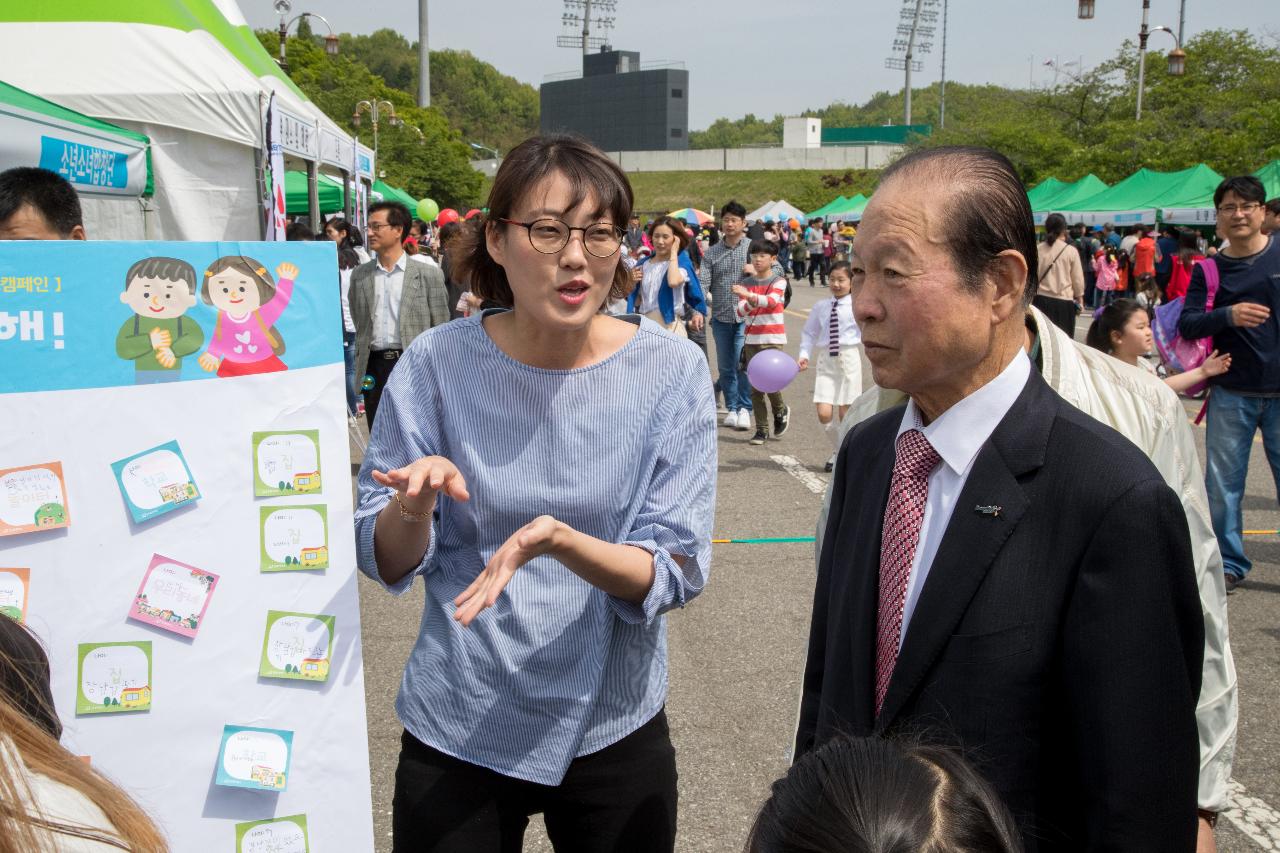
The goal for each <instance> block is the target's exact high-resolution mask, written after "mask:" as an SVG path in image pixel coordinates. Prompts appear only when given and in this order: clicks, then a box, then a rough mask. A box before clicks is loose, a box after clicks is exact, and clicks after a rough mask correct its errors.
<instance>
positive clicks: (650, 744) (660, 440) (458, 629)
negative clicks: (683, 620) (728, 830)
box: [356, 136, 716, 853]
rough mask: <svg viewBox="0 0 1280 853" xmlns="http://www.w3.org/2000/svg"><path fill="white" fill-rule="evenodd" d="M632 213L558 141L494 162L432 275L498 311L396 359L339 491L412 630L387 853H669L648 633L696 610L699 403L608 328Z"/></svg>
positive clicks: (669, 345) (670, 829) (673, 342)
mask: <svg viewBox="0 0 1280 853" xmlns="http://www.w3.org/2000/svg"><path fill="white" fill-rule="evenodd" d="M631 205H632V192H631V187H630V184H629V183H628V182H627V179H626V176H625V175H623V173H622V171H621V170H620V169H619V168H618V167H617V165H616V164H614V163H613V161H611V160H609V159H608V157H606V156H605V155H604V154H603V153H602V152H601V151H599V150H598V149H596V148H594V147H593V146H591V145H590V144H589V143H587V142H585V141H582V140H580V139H577V138H575V137H564V136H544V137H535V138H532V139H529V140H527V141H526V142H524V143H522V144H521V145H519V146H518V147H516V148H515V149H514V150H513V151H511V153H510V154H508V155H507V157H506V158H505V159H504V160H503V163H502V166H501V168H500V169H499V171H498V174H497V176H496V178H495V180H494V185H493V189H492V191H491V193H490V196H489V216H488V217H487V218H486V220H485V223H484V227H483V228H482V229H466V230H465V231H464V237H463V239H462V242H461V243H460V245H459V246H458V252H457V257H456V263H457V264H458V265H459V267H460V270H461V272H462V274H463V275H465V277H466V278H467V280H468V281H469V282H470V285H471V289H472V290H473V291H474V292H475V293H476V294H477V295H479V296H480V297H482V298H483V299H485V300H486V301H487V302H490V303H494V304H497V305H499V306H502V307H500V308H497V309H489V310H486V311H483V312H480V313H479V314H477V315H476V316H473V317H470V318H468V319H465V320H460V321H457V322H453V323H448V324H446V325H444V326H440V327H438V328H435V329H432V330H431V331H429V332H427V333H426V334H424V335H422V336H421V337H419V338H418V339H417V340H415V341H414V342H413V344H412V345H411V346H410V347H409V348H408V349H407V350H406V351H405V353H404V355H403V356H402V357H401V359H400V361H399V364H398V365H397V368H396V370H395V372H394V373H393V374H392V376H391V379H390V381H389V383H388V385H387V388H386V390H385V392H384V394H383V398H382V407H383V409H382V414H381V415H380V416H379V418H378V421H377V427H376V429H375V431H374V434H373V436H372V439H371V441H370V443H369V449H368V452H367V455H366V456H365V461H364V465H363V467H362V469H361V472H360V486H359V507H358V509H357V512H356V536H357V542H358V548H359V560H360V567H361V569H362V570H363V571H364V572H365V573H366V574H367V575H369V576H370V577H371V578H373V579H374V580H375V581H378V582H379V583H381V584H382V585H383V586H385V587H387V588H388V589H389V590H390V591H391V592H393V593H395V594H401V593H403V592H406V591H407V590H408V589H409V587H410V585H411V584H412V583H413V580H414V578H415V577H417V576H419V575H421V576H422V578H423V581H424V584H425V586H426V602H425V612H424V615H423V618H422V624H421V629H420V632H419V636H418V640H417V644H416V645H415V647H414V649H413V652H412V653H411V655H410V657H409V660H408V663H407V664H406V667H405V674H404V678H403V680H402V683H401V689H400V695H399V698H398V700H397V703H396V708H397V711H398V712H399V716H400V719H401V721H402V722H403V723H404V727H405V731H404V734H403V736H402V740H401V743H402V747H401V754H400V762H399V766H398V769H397V771H396V786H395V796H394V803H393V808H394V818H393V829H394V832H393V835H394V849H395V850H398V851H399V850H414V851H468V853H469V852H470V851H476V850H493V851H519V850H520V849H521V845H522V838H523V834H524V829H525V827H526V825H527V823H528V818H529V816H530V815H532V814H534V813H538V812H540V813H542V814H543V815H544V821H545V823H546V827H547V832H548V835H549V836H550V838H551V841H552V844H553V845H554V847H555V848H556V849H557V850H573V851H601V853H604V851H614V850H637V851H649V850H652V851H664V853H665V851H671V850H673V849H674V843H675V822H676V769H675V756H674V750H673V747H672V744H671V739H670V734H669V731H668V727H667V720H666V716H665V713H664V711H663V708H664V703H665V700H666V684H667V654H666V626H665V618H664V616H663V614H664V613H666V611H668V610H670V609H672V608H675V607H680V606H683V605H684V604H685V603H687V602H688V601H689V600H691V599H692V598H693V597H694V596H696V595H697V594H698V593H700V592H701V591H702V588H703V586H704V584H705V583H706V578H707V570H708V567H709V564H710V558H711V544H710V537H711V520H712V511H713V507H714V504H715V468H716V443H715V431H716V423H715V406H714V400H713V397H712V390H711V380H710V377H709V375H708V373H707V369H706V364H705V363H704V362H703V360H702V358H701V356H700V354H699V353H698V351H697V349H696V348H694V347H691V346H689V345H688V344H687V343H684V342H682V341H680V340H679V339H677V338H676V337H675V336H674V335H672V334H671V333H670V332H668V331H666V330H665V329H663V328H662V327H661V326H659V325H658V324H656V323H654V322H652V321H651V320H649V319H647V318H643V317H637V316H635V315H629V316H627V317H623V318H616V317H611V316H609V315H607V314H604V313H602V312H601V310H600V309H601V307H602V306H603V305H604V303H605V301H606V300H607V299H608V298H610V296H613V297H614V298H617V297H620V296H622V295H625V294H626V293H627V292H628V291H629V290H630V289H631V282H630V275H629V273H628V272H627V270H626V268H625V266H624V265H623V264H622V263H621V254H620V251H619V248H620V246H621V244H622V236H623V231H622V227H621V225H622V224H625V223H626V222H627V221H628V218H629V216H630V213H631Z"/></svg>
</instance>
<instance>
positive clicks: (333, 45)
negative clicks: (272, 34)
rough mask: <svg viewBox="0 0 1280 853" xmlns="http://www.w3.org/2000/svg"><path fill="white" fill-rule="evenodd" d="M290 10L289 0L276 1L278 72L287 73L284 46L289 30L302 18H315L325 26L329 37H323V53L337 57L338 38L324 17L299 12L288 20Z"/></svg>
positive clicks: (291, 5)
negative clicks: (278, 37) (278, 32)
mask: <svg viewBox="0 0 1280 853" xmlns="http://www.w3.org/2000/svg"><path fill="white" fill-rule="evenodd" d="M292 9H293V3H292V2H291V0H276V3H275V10H276V12H277V13H278V14H279V15H280V58H279V59H278V60H276V61H277V62H278V63H279V65H280V70H282V71H284V72H285V73H286V74H287V73H288V72H289V62H288V60H287V59H286V58H285V53H284V45H285V42H286V41H287V40H288V38H289V29H290V28H291V27H292V26H293V25H294V24H296V23H298V21H301V20H302V19H303V18H316V19H317V20H319V21H321V22H322V23H323V24H324V25H325V28H326V29H328V30H329V35H327V36H325V37H324V52H325V53H327V54H329V55H330V56H337V55H338V37H337V36H336V35H334V33H333V26H332V25H331V24H330V23H329V20H328V19H327V18H326V17H325V16H324V15H317V14H316V13H315V12H301V13H299V14H297V15H294V16H293V18H292V19H290V18H289V17H288V15H289V12H290V10H292Z"/></svg>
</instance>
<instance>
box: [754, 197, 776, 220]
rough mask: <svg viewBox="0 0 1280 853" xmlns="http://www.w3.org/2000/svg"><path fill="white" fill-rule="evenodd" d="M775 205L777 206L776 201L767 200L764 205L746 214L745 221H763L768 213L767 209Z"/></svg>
mask: <svg viewBox="0 0 1280 853" xmlns="http://www.w3.org/2000/svg"><path fill="white" fill-rule="evenodd" d="M775 204H777V202H776V201H774V200H773V199H769V200H768V201H766V202H765V203H764V204H762V205H760V206H759V207H757V208H756V209H755V210H753V211H751V212H750V213H748V214H747V221H748V222H759V221H760V220H761V219H764V217H765V215H766V214H767V213H768V212H769V208H771V207H773V206H774V205H775Z"/></svg>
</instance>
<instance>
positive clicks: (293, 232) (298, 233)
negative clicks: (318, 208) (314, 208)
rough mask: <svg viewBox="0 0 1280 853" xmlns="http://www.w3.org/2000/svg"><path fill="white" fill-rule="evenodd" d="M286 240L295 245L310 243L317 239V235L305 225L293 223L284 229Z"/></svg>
mask: <svg viewBox="0 0 1280 853" xmlns="http://www.w3.org/2000/svg"><path fill="white" fill-rule="evenodd" d="M284 238H285V239H286V240H290V241H293V242H295V243H299V242H300V243H309V242H311V241H313V240H315V239H316V235H315V234H314V233H313V232H312V230H311V229H310V228H308V227H307V226H306V224H305V223H302V222H291V223H289V227H288V228H286V229H284Z"/></svg>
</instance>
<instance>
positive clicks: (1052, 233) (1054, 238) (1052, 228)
mask: <svg viewBox="0 0 1280 853" xmlns="http://www.w3.org/2000/svg"><path fill="white" fill-rule="evenodd" d="M1066 230H1067V217H1065V216H1063V215H1062V214H1061V213H1050V214H1049V215H1048V216H1046V217H1045V220H1044V244H1045V245H1046V246H1049V247H1052V246H1053V244H1054V243H1057V242H1058V239H1059V238H1060V237H1062V234H1063V232H1065V231H1066Z"/></svg>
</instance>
